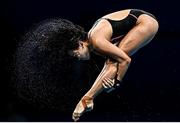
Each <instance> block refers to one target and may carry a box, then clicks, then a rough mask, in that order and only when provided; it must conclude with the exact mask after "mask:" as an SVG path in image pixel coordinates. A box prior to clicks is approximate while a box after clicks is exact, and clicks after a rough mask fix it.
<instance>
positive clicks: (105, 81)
mask: <svg viewBox="0 0 180 123" xmlns="http://www.w3.org/2000/svg"><path fill="white" fill-rule="evenodd" d="M103 83H104V84H105V86H106V87H108V88H111V87H112V86H111V83H110V82H109V80H106V79H104V80H103Z"/></svg>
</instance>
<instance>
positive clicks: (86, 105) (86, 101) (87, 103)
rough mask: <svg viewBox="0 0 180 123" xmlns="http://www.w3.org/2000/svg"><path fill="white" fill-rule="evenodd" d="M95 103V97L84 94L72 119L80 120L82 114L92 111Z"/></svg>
mask: <svg viewBox="0 0 180 123" xmlns="http://www.w3.org/2000/svg"><path fill="white" fill-rule="evenodd" d="M93 105H94V103H93V98H92V97H88V96H84V97H83V98H82V99H81V100H80V101H79V103H78V104H77V106H76V108H75V110H74V112H73V115H72V119H73V120H74V121H77V120H79V118H80V116H82V114H83V113H85V112H88V111H91V110H92V109H93Z"/></svg>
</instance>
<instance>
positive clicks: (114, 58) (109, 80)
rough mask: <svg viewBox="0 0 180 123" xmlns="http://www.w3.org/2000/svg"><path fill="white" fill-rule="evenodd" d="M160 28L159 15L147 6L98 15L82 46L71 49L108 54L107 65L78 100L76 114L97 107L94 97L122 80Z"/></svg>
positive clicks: (76, 53) (87, 54)
mask: <svg viewBox="0 0 180 123" xmlns="http://www.w3.org/2000/svg"><path fill="white" fill-rule="evenodd" d="M157 31H158V22H157V20H156V18H155V17H154V16H153V15H152V14H150V13H148V12H146V11H143V10H138V9H126V10H121V11H117V12H113V13H110V14H107V15H105V16H103V17H101V18H100V19H98V20H97V21H96V22H95V24H94V25H93V27H92V28H91V29H90V31H89V32H88V34H87V38H85V39H84V40H79V41H78V44H79V46H78V48H76V49H73V50H69V54H70V55H71V56H74V57H77V58H79V59H80V60H88V59H89V58H90V52H92V51H95V52H97V53H99V54H101V55H104V56H107V57H108V59H107V60H106V62H105V64H104V67H103V69H102V71H101V73H100V74H99V76H98V77H97V79H96V80H95V82H94V84H93V85H92V87H91V89H90V90H89V91H88V92H87V93H86V94H85V95H84V96H83V97H82V98H81V100H80V101H79V103H78V104H77V106H76V108H75V110H74V112H73V115H72V118H73V120H74V121H77V120H78V119H79V118H80V116H81V115H82V114H83V113H84V112H87V111H90V110H92V109H93V99H94V98H95V97H96V96H97V95H98V94H99V93H101V92H102V91H103V90H105V91H107V92H110V91H111V90H113V89H114V87H115V86H117V84H118V83H117V82H120V81H122V79H123V77H124V75H125V73H126V71H127V69H128V66H129V65H130V63H131V58H130V56H132V55H133V54H134V53H135V52H136V51H137V50H139V49H140V48H142V47H143V46H145V45H146V44H148V43H149V42H150V41H151V40H152V39H153V37H154V36H155V34H156V33H157Z"/></svg>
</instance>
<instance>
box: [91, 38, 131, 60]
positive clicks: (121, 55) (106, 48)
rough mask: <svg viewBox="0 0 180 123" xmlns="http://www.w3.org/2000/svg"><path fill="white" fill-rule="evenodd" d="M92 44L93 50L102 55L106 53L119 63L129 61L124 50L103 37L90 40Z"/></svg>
mask: <svg viewBox="0 0 180 123" xmlns="http://www.w3.org/2000/svg"><path fill="white" fill-rule="evenodd" d="M92 44H93V47H94V49H95V50H97V51H98V52H101V53H103V54H104V55H108V56H109V57H111V58H113V59H115V60H116V61H117V62H119V63H122V62H124V61H127V62H128V61H130V58H129V56H128V55H127V54H126V53H125V52H124V51H122V50H121V49H120V48H118V47H117V46H115V45H113V44H112V43H110V42H109V41H108V40H106V39H104V38H101V39H96V40H92Z"/></svg>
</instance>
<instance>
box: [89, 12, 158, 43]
mask: <svg viewBox="0 0 180 123" xmlns="http://www.w3.org/2000/svg"><path fill="white" fill-rule="evenodd" d="M141 14H147V15H149V16H151V17H153V18H154V19H156V18H155V16H154V15H152V14H151V13H148V12H146V11H143V10H139V9H131V10H130V12H129V14H128V16H127V17H125V18H124V19H122V20H111V19H109V18H100V19H98V20H97V21H96V22H95V23H94V25H93V27H92V29H93V28H94V27H95V26H96V25H97V24H98V22H99V21H100V20H102V19H105V20H107V21H108V22H109V23H110V24H111V26H112V30H113V34H112V37H111V40H112V41H113V40H115V39H119V38H122V37H123V36H124V35H125V34H127V33H128V32H129V31H130V30H131V29H132V28H133V27H134V26H135V25H136V21H137V18H138V17H139V16H140V15H141ZM92 29H91V30H92ZM90 33H91V31H90ZM90 33H89V35H90Z"/></svg>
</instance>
